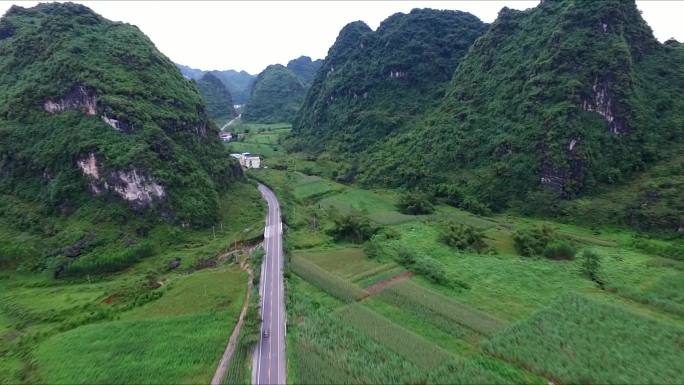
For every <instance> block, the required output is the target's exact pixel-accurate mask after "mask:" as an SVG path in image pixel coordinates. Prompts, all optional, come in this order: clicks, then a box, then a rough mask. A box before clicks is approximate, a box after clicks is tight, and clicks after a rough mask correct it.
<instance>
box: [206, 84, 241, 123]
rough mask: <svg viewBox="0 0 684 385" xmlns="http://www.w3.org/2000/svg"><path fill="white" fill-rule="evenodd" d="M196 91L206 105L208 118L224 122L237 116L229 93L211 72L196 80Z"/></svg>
mask: <svg viewBox="0 0 684 385" xmlns="http://www.w3.org/2000/svg"><path fill="white" fill-rule="evenodd" d="M197 89H198V90H199V92H200V95H202V98H203V99H204V102H205V104H206V105H207V114H208V115H209V117H211V118H212V119H223V120H225V119H230V118H234V117H235V116H237V114H236V113H235V108H234V107H233V97H232V96H231V95H230V91H228V89H227V88H226V86H224V85H223V83H222V82H221V80H219V78H217V77H216V76H214V75H213V74H212V73H211V72H207V73H206V74H204V76H202V77H201V78H199V79H198V80H197Z"/></svg>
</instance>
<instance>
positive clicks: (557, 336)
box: [484, 294, 684, 384]
mask: <svg viewBox="0 0 684 385" xmlns="http://www.w3.org/2000/svg"><path fill="white" fill-rule="evenodd" d="M682 333H684V329H682V327H681V326H678V325H673V324H671V323H668V322H661V321H657V320H655V319H653V318H650V317H647V316H643V315H639V314H635V313H630V312H627V311H625V310H623V309H621V308H618V307H616V306H614V305H608V304H604V303H601V302H597V301H594V300H590V299H588V298H585V297H582V296H580V295H577V294H569V295H565V296H563V297H562V298H560V299H559V300H558V301H557V302H556V303H554V304H553V305H552V306H550V307H547V308H545V309H543V310H541V311H540V312H538V313H537V314H535V315H534V316H533V317H532V318H530V319H529V320H526V321H524V322H520V323H517V324H513V325H512V326H511V327H509V328H507V329H506V330H504V331H502V332H500V333H498V334H496V335H495V336H494V338H492V339H491V340H490V341H488V342H485V345H484V348H485V350H486V351H487V352H489V353H491V354H494V355H496V356H500V357H503V358H504V359H506V360H507V361H510V362H515V363H517V364H519V365H524V366H525V367H528V368H530V369H531V370H533V371H534V372H536V373H539V374H541V375H543V376H544V377H546V378H549V379H551V380H553V381H554V382H557V383H597V384H598V383H601V384H635V383H654V384H655V383H658V384H676V383H681V382H682V381H684V372H683V371H682V370H681V365H680V364H679V363H681V362H682V360H684V351H683V350H682V349H681V336H682ZM570 352H572V353H570Z"/></svg>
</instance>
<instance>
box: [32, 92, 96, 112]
mask: <svg viewBox="0 0 684 385" xmlns="http://www.w3.org/2000/svg"><path fill="white" fill-rule="evenodd" d="M43 109H44V110H45V111H47V112H49V113H51V114H57V113H61V112H64V111H67V110H83V111H84V112H85V113H86V115H90V116H92V115H97V99H96V96H95V90H93V89H92V88H90V87H85V86H81V85H78V86H75V87H74V88H72V89H71V91H69V92H68V93H67V94H66V95H64V96H63V97H61V98H60V99H59V100H57V101H52V100H46V101H45V103H43Z"/></svg>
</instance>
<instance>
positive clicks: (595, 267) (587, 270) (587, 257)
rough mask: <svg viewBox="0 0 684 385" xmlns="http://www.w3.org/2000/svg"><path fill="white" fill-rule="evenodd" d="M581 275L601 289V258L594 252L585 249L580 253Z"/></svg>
mask: <svg viewBox="0 0 684 385" xmlns="http://www.w3.org/2000/svg"><path fill="white" fill-rule="evenodd" d="M581 270H582V274H583V275H584V276H585V277H587V278H589V279H590V280H592V281H594V282H596V283H597V284H598V285H599V286H601V287H603V281H602V280H601V278H600V277H599V274H600V270H601V257H600V256H599V255H598V253H596V252H595V251H594V250H591V249H585V250H584V251H583V252H582V266H581Z"/></svg>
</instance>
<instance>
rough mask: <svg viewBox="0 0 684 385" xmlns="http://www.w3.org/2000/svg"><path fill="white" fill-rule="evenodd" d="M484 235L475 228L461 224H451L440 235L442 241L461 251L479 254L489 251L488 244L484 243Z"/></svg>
mask: <svg viewBox="0 0 684 385" xmlns="http://www.w3.org/2000/svg"><path fill="white" fill-rule="evenodd" d="M484 238H485V235H484V233H483V232H482V231H481V230H479V229H476V228H474V227H473V226H466V225H461V224H455V223H449V224H448V225H447V226H446V228H444V229H443V231H442V234H440V241H442V242H444V243H445V244H447V245H449V246H451V247H453V248H456V249H459V250H468V251H474V252H477V253H480V252H484V251H487V248H488V247H487V244H486V243H485V241H484Z"/></svg>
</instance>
